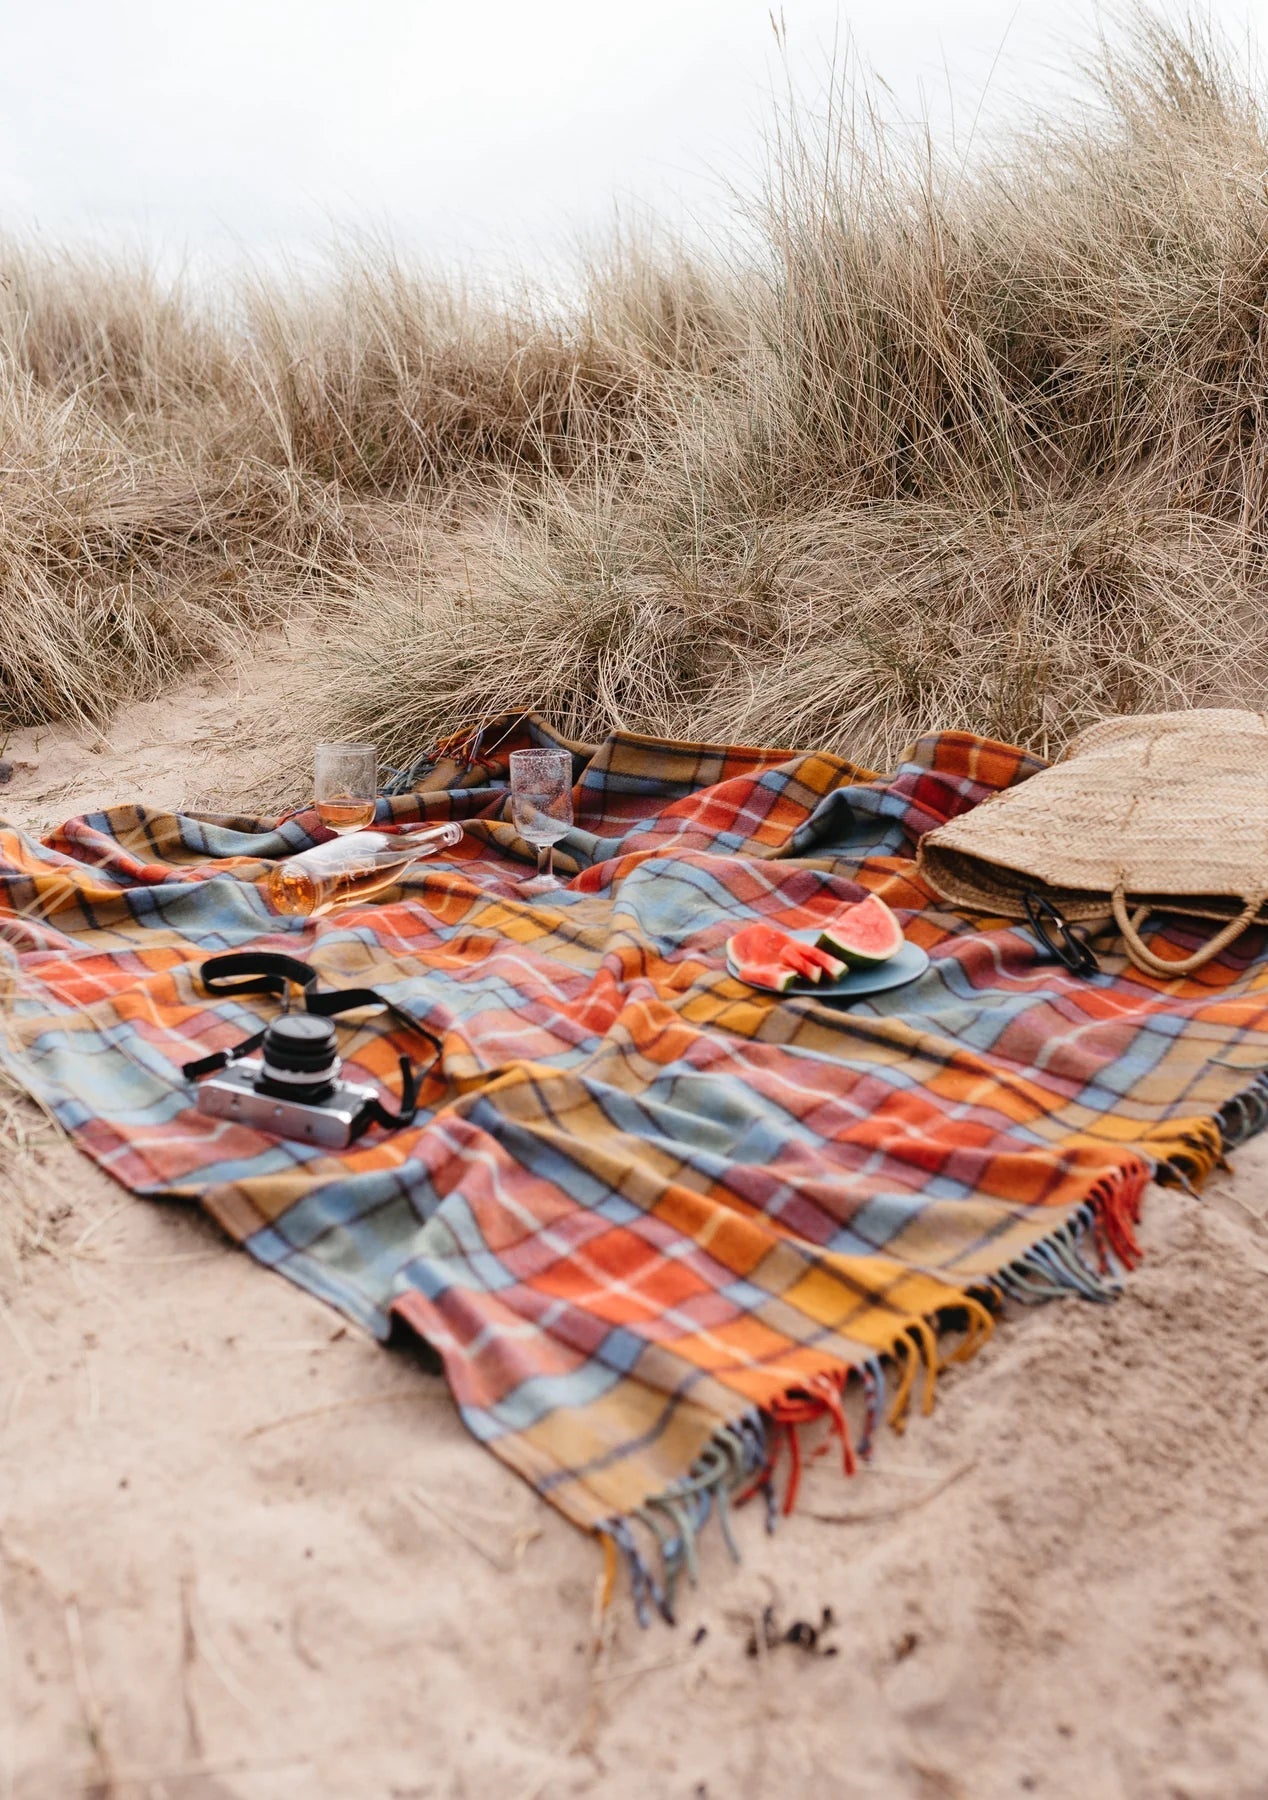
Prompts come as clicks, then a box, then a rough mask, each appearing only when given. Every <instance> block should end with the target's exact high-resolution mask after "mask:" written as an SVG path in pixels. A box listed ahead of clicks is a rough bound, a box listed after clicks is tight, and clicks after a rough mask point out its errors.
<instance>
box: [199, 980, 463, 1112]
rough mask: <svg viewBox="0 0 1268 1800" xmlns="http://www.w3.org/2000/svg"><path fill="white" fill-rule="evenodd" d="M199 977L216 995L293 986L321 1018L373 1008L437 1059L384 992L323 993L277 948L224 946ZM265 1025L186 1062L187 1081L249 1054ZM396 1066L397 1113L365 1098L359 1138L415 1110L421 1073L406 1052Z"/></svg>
mask: <svg viewBox="0 0 1268 1800" xmlns="http://www.w3.org/2000/svg"><path fill="white" fill-rule="evenodd" d="M199 977H200V979H201V981H202V984H203V987H204V988H205V989H206V991H207V993H209V994H211V995H214V996H216V997H219V996H221V995H236V994H280V995H285V994H287V992H288V990H289V989H290V988H292V987H297V988H299V990H300V992H301V994H302V996H303V1001H304V1009H305V1011H306V1012H310V1013H316V1014H318V1015H319V1016H320V1017H321V1018H323V1019H334V1018H337V1017H338V1015H339V1014H340V1013H346V1012H356V1011H357V1009H358V1008H359V1007H363V1006H377V1007H381V1008H382V1009H383V1011H384V1012H386V1013H388V1014H389V1016H390V1017H391V1018H392V1019H393V1020H394V1021H395V1023H396V1024H397V1025H399V1026H401V1027H402V1028H403V1029H404V1030H406V1031H414V1032H417V1033H418V1035H419V1036H420V1037H424V1038H426V1039H427V1041H428V1043H429V1044H430V1045H431V1046H432V1049H433V1050H434V1052H435V1057H434V1058H433V1061H435V1060H437V1059H439V1057H440V1053H441V1042H440V1039H439V1038H438V1037H437V1036H436V1034H435V1032H434V1031H429V1030H428V1028H427V1027H426V1025H420V1024H419V1022H418V1020H417V1019H414V1018H411V1017H410V1015H409V1013H407V1012H404V1011H402V1009H401V1008H400V1007H399V1006H396V1005H394V1004H393V1002H392V1001H391V1000H389V999H388V998H387V996H386V995H384V994H380V993H379V991H378V989H377V988H370V987H365V988H335V989H334V990H333V991H332V992H329V993H323V992H322V991H321V989H320V987H319V983H320V980H321V977H320V976H319V975H318V973H317V971H316V969H314V968H312V967H311V965H310V964H308V963H306V962H301V961H300V960H299V958H298V957H295V956H283V955H282V954H281V953H280V952H279V951H276V950H227V951H225V952H224V953H223V954H221V955H220V956H209V957H208V958H207V960H206V962H205V963H204V964H203V965H202V968H201V969H200V970H199ZM267 1030H268V1027H267V1025H266V1026H265V1027H264V1028H263V1029H262V1030H260V1031H256V1032H253V1033H252V1034H251V1036H250V1037H247V1038H243V1040H242V1042H241V1043H240V1044H235V1045H234V1047H233V1048H232V1049H231V1050H216V1051H213V1052H212V1054H211V1055H210V1056H200V1057H198V1058H196V1059H195V1061H193V1062H187V1063H186V1064H185V1065H184V1066H183V1068H182V1069H181V1074H182V1075H183V1076H184V1077H185V1079H186V1081H197V1080H198V1078H199V1076H201V1075H214V1074H215V1072H216V1070H217V1069H227V1068H228V1066H229V1064H230V1063H234V1062H237V1061H239V1059H240V1058H242V1057H244V1056H250V1054H251V1052H252V1051H253V1050H258V1049H259V1048H260V1045H261V1044H262V1043H263V1042H264V1037H265V1033H266V1032H267ZM398 1061H399V1063H400V1070H401V1106H400V1111H399V1112H397V1113H390V1112H389V1111H388V1110H387V1108H386V1107H385V1106H384V1105H383V1103H382V1102H381V1101H380V1100H377V1099H375V1100H372V1101H370V1102H369V1103H368V1104H367V1105H366V1107H365V1109H364V1111H363V1112H362V1114H361V1117H360V1118H359V1119H358V1121H357V1129H356V1130H355V1132H354V1133H353V1135H354V1136H355V1137H359V1136H360V1135H361V1133H362V1132H363V1131H365V1130H366V1129H367V1127H369V1126H370V1125H383V1126H385V1127H386V1128H387V1129H388V1130H389V1131H390V1130H394V1129H395V1128H396V1127H397V1126H398V1125H408V1124H410V1123H411V1122H412V1120H413V1118H414V1115H415V1114H416V1113H417V1111H418V1094H419V1089H420V1087H421V1085H422V1082H421V1073H420V1071H419V1070H418V1069H416V1068H415V1066H414V1064H413V1063H412V1062H411V1061H410V1059H409V1057H408V1056H402V1057H400V1058H398Z"/></svg>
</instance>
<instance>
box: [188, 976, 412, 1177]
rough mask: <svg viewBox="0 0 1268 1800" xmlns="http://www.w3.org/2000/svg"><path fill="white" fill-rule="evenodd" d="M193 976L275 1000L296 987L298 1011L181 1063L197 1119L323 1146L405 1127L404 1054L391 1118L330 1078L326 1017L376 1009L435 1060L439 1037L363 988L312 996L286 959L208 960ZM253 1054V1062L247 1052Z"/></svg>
mask: <svg viewBox="0 0 1268 1800" xmlns="http://www.w3.org/2000/svg"><path fill="white" fill-rule="evenodd" d="M201 975H202V982H203V986H204V988H205V989H206V991H207V992H208V993H209V994H227V993H234V994H248V993H249V994H258V993H274V994H276V993H283V994H284V993H285V992H286V991H287V989H288V987H290V986H295V987H299V988H300V989H302V991H303V995H304V1004H305V1007H306V1008H307V1010H305V1011H303V1012H284V1013H283V1014H282V1015H281V1017H280V1018H277V1019H274V1020H273V1021H272V1023H271V1024H269V1025H267V1026H266V1027H265V1028H264V1030H263V1031H259V1032H257V1033H256V1034H255V1035H254V1036H253V1037H250V1038H247V1039H246V1041H245V1042H243V1043H241V1044H239V1045H238V1046H237V1048H236V1049H234V1050H218V1051H216V1052H215V1053H214V1054H213V1055H211V1056H206V1057H202V1058H200V1059H199V1060H198V1061H196V1062H191V1063H186V1065H185V1067H184V1070H183V1073H184V1075H185V1077H186V1079H187V1080H190V1081H194V1082H196V1084H197V1086H196V1088H195V1094H196V1099H195V1105H196V1107H197V1109H198V1111H199V1112H200V1113H206V1114H208V1115H209V1116H210V1117H212V1118H217V1119H232V1120H234V1121H235V1122H237V1123H238V1124H241V1125H251V1126H254V1127H255V1129H256V1130H257V1131H268V1132H272V1133H273V1134H274V1136H276V1137H282V1138H290V1139H292V1140H294V1141H295V1142H298V1143H306V1144H319V1145H321V1146H322V1147H323V1148H325V1149H331V1150H342V1149H344V1148H346V1147H347V1145H349V1144H351V1143H355V1141H356V1140H357V1139H358V1138H359V1137H360V1136H361V1135H362V1133H363V1132H364V1131H366V1130H368V1129H369V1127H370V1126H371V1125H381V1126H383V1127H384V1128H385V1129H386V1130H388V1131H394V1130H395V1129H396V1128H397V1127H398V1126H401V1125H408V1124H410V1123H411V1122H412V1120H413V1118H414V1115H415V1113H416V1111H417V1108H418V1090H419V1079H420V1078H419V1073H418V1071H417V1070H416V1069H415V1067H414V1065H413V1064H412V1063H411V1061H410V1059H409V1058H408V1057H407V1056H401V1057H399V1058H398V1061H399V1064H400V1071H401V1105H400V1110H399V1111H398V1112H395V1113H393V1112H389V1111H388V1109H387V1108H386V1107H385V1106H384V1105H383V1103H382V1101H381V1100H380V1099H379V1097H378V1093H377V1091H376V1090H375V1089H374V1088H372V1087H366V1086H363V1085H362V1084H361V1083H359V1082H355V1081H343V1080H341V1079H340V1072H341V1068H342V1064H341V1063H340V1060H339V1053H338V1049H337V1045H336V1038H335V1026H334V1021H333V1017H332V1015H333V1014H335V1013H339V1012H349V1011H353V1010H355V1009H358V1008H362V1007H367V1006H373V1007H376V1008H378V1009H381V1010H383V1011H386V1012H387V1013H389V1014H390V1015H391V1016H392V1018H393V1020H394V1021H395V1022H396V1024H398V1025H401V1026H404V1027H406V1028H408V1029H409V1030H411V1031H413V1032H415V1033H417V1034H419V1035H420V1036H421V1037H423V1038H425V1039H427V1041H428V1042H429V1043H430V1044H431V1046H432V1048H433V1049H434V1051H435V1052H436V1054H437V1055H439V1053H440V1041H439V1039H438V1038H437V1037H436V1036H435V1035H434V1034H433V1033H432V1032H430V1031H429V1030H428V1029H427V1027H426V1026H425V1025H422V1024H420V1023H419V1022H418V1021H417V1020H416V1019H412V1018H410V1017H409V1015H408V1014H406V1013H403V1012H401V1011H400V1010H399V1009H398V1008H397V1007H396V1006H394V1005H393V1003H392V1002H391V1001H390V1000H388V999H387V997H386V996H385V995H383V994H380V993H378V992H377V991H376V990H375V989H373V988H355V989H352V988H349V989H344V990H343V991H341V992H336V993H333V994H322V993H320V992H319V991H318V987H317V974H316V971H315V970H313V969H311V968H310V967H309V966H308V965H307V964H306V963H301V962H299V961H297V960H296V959H295V958H293V957H287V956H282V955H279V954H278V953H277V952H268V951H265V952H255V953H252V952H250V951H246V952H242V951H237V952H229V953H226V954H224V955H221V956H217V957H211V958H209V959H208V961H207V962H206V963H204V965H203V968H202V971H201ZM256 1049H258V1050H259V1052H260V1054H259V1055H258V1056H253V1055H250V1054H248V1052H251V1051H254V1050H256Z"/></svg>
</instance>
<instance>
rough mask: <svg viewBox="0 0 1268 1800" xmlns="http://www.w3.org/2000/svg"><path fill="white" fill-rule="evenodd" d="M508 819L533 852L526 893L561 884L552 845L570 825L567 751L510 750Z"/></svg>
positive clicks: (570, 770)
mask: <svg viewBox="0 0 1268 1800" xmlns="http://www.w3.org/2000/svg"><path fill="white" fill-rule="evenodd" d="M511 818H512V819H513V820H514V822H515V829H516V830H517V831H518V832H519V834H520V836H521V837H522V838H527V839H528V842H529V843H530V844H532V845H533V846H534V848H535V849H536V851H537V875H536V877H535V879H533V880H532V881H526V882H525V883H524V886H523V890H522V891H523V892H524V893H526V894H542V893H548V892H549V891H550V890H551V889H552V888H557V887H562V885H563V883H562V882H560V881H557V880H556V879H555V848H554V847H555V845H556V844H557V843H558V842H559V840H560V838H561V837H563V836H565V834H566V833H567V830H568V827H569V826H570V825H571V824H572V756H571V754H570V753H569V752H568V751H567V750H512V752H511Z"/></svg>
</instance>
